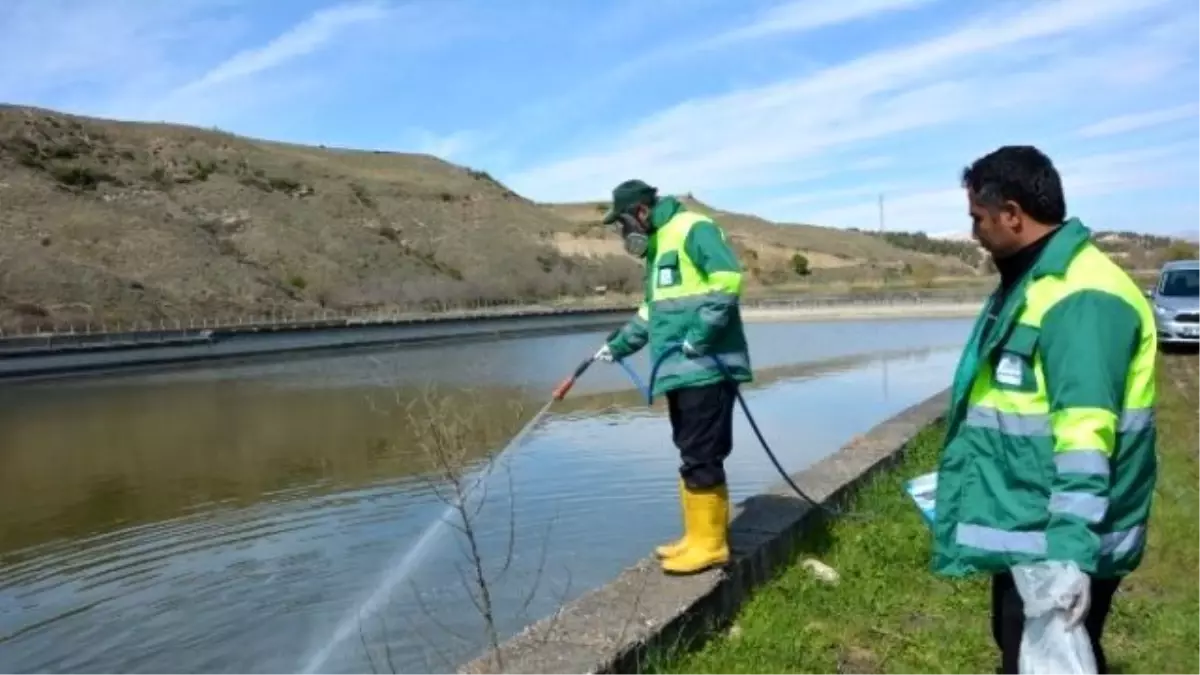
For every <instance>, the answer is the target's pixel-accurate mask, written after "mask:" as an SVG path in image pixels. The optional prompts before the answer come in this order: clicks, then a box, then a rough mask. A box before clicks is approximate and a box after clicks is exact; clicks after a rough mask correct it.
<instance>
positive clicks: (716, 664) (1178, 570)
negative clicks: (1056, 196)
mask: <svg viewBox="0 0 1200 675" xmlns="http://www.w3.org/2000/svg"><path fill="white" fill-rule="evenodd" d="M1159 383H1160V384H1159V397H1160V399H1159V413H1158V414H1159V417H1158V420H1159V433H1160V436H1159V456H1160V458H1161V463H1160V465H1159V478H1158V489H1157V492H1156V498H1155V504H1154V512H1153V515H1152V519H1153V520H1152V525H1151V534H1150V543H1149V548H1148V551H1147V555H1146V558H1145V560H1144V561H1143V563H1142V566H1141V567H1140V568H1139V569H1138V570H1137V571H1136V572H1135V573H1134V574H1132V575H1131V576H1130V577H1129V578H1128V579H1126V581H1125V582H1124V583H1123V584H1122V587H1121V590H1120V592H1119V593H1118V596H1117V599H1116V601H1115V604H1114V609H1113V613H1112V614H1111V615H1110V618H1109V623H1108V626H1107V628H1106V632H1105V638H1104V640H1105V650H1106V653H1107V654H1108V658H1109V661H1110V662H1111V667H1112V668H1113V670H1114V672H1139V673H1163V672H1167V673H1180V672H1182V673H1188V672H1191V673H1195V672H1198V671H1200V659H1198V656H1197V655H1198V653H1200V629H1198V624H1197V622H1198V618H1200V602H1198V600H1197V598H1198V593H1200V589H1198V583H1197V569H1198V566H1200V561H1198V557H1200V556H1198V550H1200V541H1198V536H1197V532H1198V529H1197V526H1198V523H1200V518H1198V514H1197V511H1198V502H1197V500H1198V494H1197V481H1198V480H1200V477H1198V474H1197V440H1196V439H1197V358H1196V356H1195V355H1167V356H1164V357H1163V359H1162V362H1161V366H1160V370H1159ZM941 432H942V429H941V428H931V429H928V430H926V431H924V432H922V433H921V435H920V436H919V437H918V438H917V439H916V441H915V442H914V443H913V445H912V448H911V450H910V452H909V453H908V455H907V456H906V458H905V459H904V460H903V461H902V463H901V464H899V465H898V467H897V468H896V470H894V471H889V472H886V473H883V474H880V475H879V476H878V477H876V478H875V479H874V480H872V481H871V482H870V483H869V484H868V485H867V486H865V487H864V488H863V490H862V491H860V492H859V494H858V496H857V498H856V500H855V503H854V504H853V506H852V508H853V509H854V510H856V511H859V512H863V513H869V514H871V516H872V517H871V518H869V519H863V520H851V519H843V520H840V521H836V522H832V523H821V522H818V523H816V524H815V525H814V526H813V527H811V528H810V530H809V532H808V534H807V535H806V536H805V538H804V540H803V542H802V543H801V546H800V553H799V554H798V555H799V559H803V558H807V557H815V558H817V559H819V560H821V561H823V562H825V563H826V564H828V565H830V566H832V567H833V568H834V569H836V570H837V571H838V573H839V574H840V575H841V579H840V581H839V583H838V584H836V585H826V584H824V583H822V582H820V581H817V580H816V579H815V578H814V577H813V576H812V575H811V574H810V573H809V572H808V571H806V570H805V569H804V568H802V567H800V566H798V565H797V566H793V567H790V568H789V569H787V570H785V571H784V572H782V573H781V575H780V576H779V577H778V578H777V579H775V580H774V581H773V582H772V583H770V584H768V585H767V586H765V587H763V588H762V589H760V590H759V591H758V592H757V593H756V594H755V596H754V597H753V598H751V599H750V600H749V601H748V602H747V604H746V605H745V606H744V607H743V609H742V611H741V613H740V615H739V616H738V617H737V618H736V620H735V621H734V623H733V624H732V625H731V626H730V627H729V628H728V630H726V631H724V632H723V633H722V634H720V635H718V636H714V637H713V638H712V639H710V640H709V641H708V642H707V643H706V644H704V645H703V646H700V647H699V648H698V649H696V650H694V651H687V650H685V649H677V650H675V652H674V653H671V654H659V655H657V656H656V657H654V658H652V659H651V664H652V665H653V666H654V667H653V670H655V671H657V672H680V673H747V672H754V673H783V672H790V673H797V672H821V673H831V672H856V673H867V672H877V673H893V672H894V673H914V672H916V673H922V672H924V673H928V672H967V673H980V672H994V670H995V668H996V667H997V666H998V665H999V652H998V651H997V649H996V647H995V644H994V643H993V641H992V637H991V629H990V620H989V608H990V594H989V593H990V592H989V585H988V580H987V579H986V578H982V577H980V578H974V579H969V580H948V579H944V578H940V577H935V576H934V575H933V574H931V573H930V571H929V566H928V565H929V533H928V530H927V528H926V527H925V525H924V524H923V522H922V521H921V519H920V517H919V516H918V514H917V511H916V508H915V507H914V506H913V505H912V503H911V502H910V501H909V500H908V498H907V497H906V496H905V495H904V493H903V491H902V487H901V484H902V482H903V481H904V480H905V479H907V478H910V477H912V476H915V475H918V474H920V473H923V472H925V471H929V470H932V469H933V467H934V466H935V462H936V459H937V453H938V449H939V441H940V438H941Z"/></svg>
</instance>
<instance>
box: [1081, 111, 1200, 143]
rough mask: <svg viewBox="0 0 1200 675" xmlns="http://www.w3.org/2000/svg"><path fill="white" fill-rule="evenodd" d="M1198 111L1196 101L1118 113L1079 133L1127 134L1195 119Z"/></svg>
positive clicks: (1089, 135) (1094, 136)
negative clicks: (1123, 113) (1155, 108)
mask: <svg viewBox="0 0 1200 675" xmlns="http://www.w3.org/2000/svg"><path fill="white" fill-rule="evenodd" d="M1196 113H1197V105H1196V104H1195V103H1188V104H1186V105H1178V106H1173V107H1170V108H1160V109H1158V110H1147V111H1142V112H1135V113H1129V114H1126V115H1117V116H1116V117H1110V118H1108V119H1105V120H1101V121H1099V122H1096V123H1095V124H1089V125H1087V126H1086V127H1083V128H1082V129H1080V130H1079V131H1078V134H1079V135H1080V136H1083V137H1084V138H1096V137H1100V136H1114V135H1116V134H1127V133H1129V132H1131V131H1141V130H1142V129H1149V128H1151V127H1157V126H1161V125H1164V124H1170V123H1171V122H1181V121H1183V120H1186V119H1193V118H1195V117H1196Z"/></svg>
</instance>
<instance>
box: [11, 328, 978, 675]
mask: <svg viewBox="0 0 1200 675" xmlns="http://www.w3.org/2000/svg"><path fill="white" fill-rule="evenodd" d="M880 323H881V322H873V324H872V330H876V331H878V330H880V329H881V328H883V329H886V328H887V327H886V326H881V325H880ZM785 328H786V326H785V327H780V326H771V327H769V329H768V330H766V331H765V332H760V333H758V334H757V336H756V335H755V334H754V333H753V328H752V340H755V339H757V340H758V342H757V343H755V344H754V347H755V350H756V352H755V354H756V359H757V360H758V362H759V363H757V364H756V365H758V366H759V372H758V375H759V378H758V382H756V383H755V385H754V386H753V387H751V388H749V389H748V390H747V391H746V397H747V400H748V402H749V403H750V405H751V406H752V408H753V410H754V413H755V416H756V418H757V419H758V420H759V423H760V426H761V427H762V428H763V431H764V433H765V434H766V435H767V436H768V439H769V440H770V441H771V442H772V444H773V445H774V446H775V448H776V452H777V453H778V454H779V456H780V460H781V461H783V462H784V463H785V465H787V466H789V467H791V468H800V467H802V466H803V465H805V464H807V463H809V462H811V461H814V460H815V459H818V458H819V457H821V456H823V455H824V453H827V452H829V451H831V450H833V449H834V448H836V447H837V446H838V445H840V444H841V443H842V442H844V441H845V440H847V439H848V438H849V437H851V436H853V435H854V434H855V433H859V432H861V431H863V430H865V429H866V428H867V427H869V426H870V425H871V424H873V423H875V422H877V421H879V420H881V419H883V418H884V417H886V416H887V415H889V414H892V413H894V412H896V411H898V410H899V409H901V408H903V407H906V406H907V405H909V404H911V403H913V402H915V401H916V400H918V399H920V398H923V397H924V396H927V395H930V394H932V393H934V392H936V391H937V390H939V389H941V388H942V387H943V386H945V383H946V382H948V379H949V370H950V368H951V367H952V365H953V357H954V356H955V354H954V351H953V348H954V347H956V343H961V340H962V337H963V336H964V335H965V331H966V328H967V326H966V325H965V324H962V322H960V323H959V324H953V323H951V324H946V323H944V322H938V323H936V324H935V323H933V322H930V323H929V324H926V325H923V326H922V325H919V324H918V325H917V326H916V327H913V326H912V325H911V324H903V323H896V324H895V325H894V326H892V327H891V331H892V332H891V335H892V337H893V339H889V343H890V344H892V345H894V347H895V349H894V350H890V351H888V352H886V353H883V354H880V353H873V352H872V351H870V350H869V349H868V348H867V347H868V346H869V345H870V343H871V342H872V341H873V340H871V336H870V335H865V336H864V335H858V334H854V333H840V332H838V331H833V332H829V331H827V329H824V328H822V327H821V326H820V325H807V326H803V327H792V328H791V329H790V330H792V331H793V332H792V333H788V331H787V330H785ZM838 330H841V329H838ZM822 331H826V332H822ZM789 335H790V336H792V344H794V343H795V342H796V341H797V340H799V341H802V342H803V343H804V344H807V345H810V348H808V350H807V351H805V352H802V353H801V354H799V356H800V357H801V358H799V359H797V358H796V357H797V356H798V354H797V353H796V350H795V349H794V348H792V347H791V346H790V345H789V344H788V336H789ZM853 335H858V337H857V340H858V341H857V343H855V342H852V341H851V336H853ZM834 337H838V338H839V339H840V340H841V341H840V342H838V341H830V340H832V339H833V338H834ZM768 338H769V341H764V340H767V339H768ZM818 338H819V339H818ZM539 339H548V338H539ZM561 339H562V340H563V342H562V343H551V344H547V343H542V344H540V345H534V347H535V349H534V350H533V351H534V352H535V353H534V354H533V355H532V356H530V355H529V354H528V353H527V352H522V353H524V354H525V356H518V355H517V354H516V352H513V353H508V354H507V358H504V357H502V355H504V354H506V353H507V352H506V351H505V350H513V349H515V348H514V347H513V346H512V345H507V346H496V345H491V344H483V345H479V346H477V347H473V348H472V349H471V350H464V349H462V348H460V349H458V350H453V352H454V353H458V354H459V356H458V357H457V359H449V357H447V356H446V353H448V352H451V351H452V350H441V351H439V350H423V351H422V350H418V351H416V352H413V351H409V352H403V353H401V352H397V353H384V354H380V355H375V356H361V355H360V356H356V357H353V358H351V357H331V358H326V359H318V360H313V361H305V362H300V363H297V364H295V365H294V369H293V370H289V369H288V368H286V367H284V366H282V365H279V364H273V365H270V366H239V367H237V368H235V369H233V371H234V372H235V373H236V376H231V375H229V373H228V372H226V371H222V370H216V371H192V372H186V373H170V374H162V375H155V376H149V377H147V376H140V377H136V378H122V379H113V380H104V381H96V382H90V383H81V384H78V385H70V386H61V385H60V386H54V387H50V386H39V387H28V388H20V389H17V388H14V389H12V390H8V391H6V392H4V393H3V394H0V398H3V400H0V448H3V452H2V453H0V469H2V470H0V522H2V523H3V527H0V670H4V671H46V670H52V671H126V672H138V671H163V670H167V671H179V670H185V671H193V672H197V671H200V672H203V671H222V672H223V671H253V672H262V671H293V670H295V669H296V668H299V667H301V665H300V664H301V662H302V661H303V659H304V658H305V656H307V654H308V653H310V652H311V651H312V650H314V649H317V648H318V647H319V645H320V643H321V642H322V640H325V639H327V637H328V635H329V633H330V632H331V631H332V630H333V627H334V626H335V625H336V624H337V623H338V622H339V621H340V620H341V619H342V618H343V617H344V616H345V615H346V613H347V612H348V611H351V610H352V609H353V608H354V606H355V605H356V603H358V602H360V601H361V600H362V599H363V597H365V595H366V594H368V593H369V592H370V590H371V588H372V587H373V586H374V585H375V584H376V582H377V580H378V579H379V578H380V575H381V574H382V573H383V571H384V570H386V568H387V567H388V565H389V564H390V563H391V562H392V561H394V560H395V559H396V557H397V556H399V555H403V553H404V552H405V550H406V542H409V543H410V542H412V541H413V540H414V539H415V538H416V537H417V536H419V534H420V533H421V532H423V531H424V530H425V529H426V528H427V527H428V524H429V522H430V521H431V519H432V518H433V517H434V516H435V515H436V514H438V513H440V512H441V511H442V510H443V509H444V504H443V503H442V502H441V501H439V500H438V498H437V496H436V495H435V494H434V493H433V492H432V490H431V483H430V469H431V465H430V462H429V461H428V459H429V458H428V452H427V449H428V447H429V433H430V429H429V428H428V427H425V428H422V427H421V425H419V424H414V422H413V419H414V416H415V417H416V418H423V419H432V418H435V417H436V418H437V419H448V418H449V417H451V416H455V415H456V416H457V419H458V422H457V423H456V424H457V426H456V427H455V428H456V429H457V431H456V432H455V433H457V434H458V436H457V437H456V442H457V443H459V445H461V446H462V447H463V449H464V459H465V460H466V461H468V462H477V461H479V460H480V459H481V458H482V457H483V456H484V454H485V453H486V452H487V451H488V450H490V449H494V448H496V447H499V446H500V445H502V444H503V442H504V441H505V440H507V439H508V438H509V437H510V436H511V434H512V433H513V432H515V431H516V429H517V428H518V427H519V426H520V425H521V424H522V423H523V422H524V420H525V419H527V418H528V416H529V415H530V414H531V413H532V412H533V410H534V409H536V408H537V407H539V406H540V404H541V403H542V401H543V400H544V397H545V392H546V390H547V389H548V388H549V385H551V384H553V381H554V380H555V379H557V375H558V374H559V373H561V372H563V371H564V370H565V369H566V368H567V367H569V365H572V364H573V363H574V362H575V361H576V360H577V358H578V353H579V351H581V350H582V348H583V347H585V346H587V345H590V344H592V343H594V341H595V336H583V337H580V336H564V337H562V338H561ZM781 342H783V343H784V344H783V346H780V343H781ZM922 343H924V344H922ZM914 344H915V345H917V346H918V347H919V348H918V349H915V350H914V349H911V348H909V347H910V346H911V345H914ZM552 345H556V346H554V348H550V347H551V346H552ZM528 347H529V345H526V348H527V349H528ZM945 347H950V349H945ZM538 349H540V350H541V351H540V352H539V351H538ZM473 350H474V351H473ZM583 351H585V353H586V350H583ZM480 353H482V354H483V356H480ZM788 354H791V356H792V359H791V360H789V359H787V358H785V357H786V356H787V355H788ZM809 354H815V355H816V356H813V357H809V356H808V355H809ZM760 355H761V356H760ZM560 361H561V362H562V363H564V364H567V366H566V367H560V365H562V364H560V363H559V362H560ZM450 363H457V364H459V366H460V367H459V368H457V369H455V368H451V367H450V366H449V365H448V364H450ZM488 363H491V364H499V365H497V366H496V368H494V369H493V370H482V371H477V372H473V373H470V374H469V375H470V376H469V377H466V376H463V374H462V370H468V369H473V368H474V367H475V366H479V365H480V364H483V365H486V364H488ZM430 364H436V367H437V368H440V369H445V370H447V371H448V372H446V373H445V377H444V378H443V382H441V383H440V384H439V385H438V387H436V388H434V389H432V390H431V389H430V388H429V387H428V386H425V385H417V384H414V382H416V381H418V380H419V379H420V377H418V375H414V373H418V374H419V373H422V372H427V369H428V368H429V367H431V366H430ZM517 364H519V365H520V368H521V369H523V370H522V371H521V372H523V373H524V376H523V378H517V377H516V376H515V375H514V374H513V373H514V372H516V369H517ZM885 366H886V369H887V370H886V384H885V380H884V378H885V372H884V367H885ZM496 369H499V371H500V372H501V373H502V375H503V376H497V375H496V372H497V370H496ZM643 371H644V366H643ZM505 377H508V378H509V381H508V383H505V382H504V378H505ZM455 383H469V384H470V385H471V388H470V390H464V389H461V388H457V387H455V386H454V384H455ZM305 385H307V386H305ZM431 406H432V407H433V408H434V409H431ZM666 424H667V423H666V420H665V419H664V418H663V415H662V406H661V403H656V405H655V406H654V408H647V407H645V405H644V402H643V401H641V400H640V399H639V397H638V396H637V394H636V392H633V391H632V390H631V389H630V388H629V384H628V383H627V381H626V380H625V379H624V375H623V374H621V373H620V371H619V369H617V368H611V367H610V368H597V369H593V372H591V373H589V375H588V379H587V380H586V381H585V382H584V383H582V384H581V386H580V388H579V390H578V391H577V392H576V393H575V394H574V395H573V397H572V398H570V399H568V400H567V401H565V402H563V405H562V406H561V407H560V408H557V409H556V412H555V414H554V415H553V416H552V417H551V418H550V419H549V420H548V421H547V423H546V424H545V425H544V426H543V427H542V428H541V429H539V431H538V433H536V434H535V435H534V436H532V437H530V438H529V440H528V442H527V443H526V444H524V445H523V446H522V447H521V448H520V449H519V451H517V452H514V453H511V454H510V455H507V456H506V457H505V458H504V459H503V461H502V462H501V463H500V465H499V467H498V469H497V471H496V473H494V474H493V476H492V478H491V479H490V480H489V481H488V483H487V488H488V491H487V499H486V501H485V502H484V505H483V508H482V511H481V512H480V513H479V515H478V521H477V524H478V527H479V530H478V531H479V532H480V539H479V543H480V546H481V550H483V551H484V557H485V558H486V560H487V565H488V572H489V576H490V577H493V578H492V586H493V588H492V591H493V594H494V599H495V602H496V604H497V607H498V608H499V609H498V612H497V616H498V619H499V627H500V629H501V632H502V633H504V634H509V633H511V632H513V631H516V630H519V629H520V628H521V627H522V626H523V625H524V624H525V623H526V622H527V621H529V620H531V619H533V618H536V617H538V616H542V615H545V614H546V613H547V612H550V611H552V610H553V609H554V607H556V606H557V605H558V604H559V603H561V602H563V601H564V600H567V599H569V598H572V597H575V596H576V595H578V594H579V593H582V592H583V591H585V590H587V589H588V588H591V587H594V586H595V585H597V584H599V583H603V582H604V581H605V580H606V579H608V578H611V577H612V576H613V575H614V574H616V573H617V571H619V570H620V569H621V568H622V567H623V566H625V565H627V564H630V563H631V562H632V561H634V560H636V559H637V558H638V557H640V556H642V555H644V554H645V553H646V551H648V550H649V548H650V547H651V546H652V545H653V544H654V543H656V542H657V541H658V540H660V539H661V538H663V537H665V536H669V535H670V534H672V533H673V532H674V530H675V528H676V526H677V523H676V521H677V518H678V515H677V512H676V507H675V495H674V481H675V473H674V471H675V465H676V463H677V456H676V452H675V450H674V448H673V447H671V445H670V433H669V429H668V428H667V426H666ZM737 425H738V426H737V427H736V429H735V434H736V443H737V447H736V449H735V451H734V456H733V457H732V458H731V461H730V467H729V471H730V476H731V481H732V489H733V493H734V498H735V499H740V498H743V497H745V496H747V495H749V494H751V493H753V492H756V491H758V490H760V489H761V488H762V487H763V486H764V485H766V484H768V483H770V482H773V481H774V480H775V479H776V477H775V475H774V474H773V469H772V467H771V466H770V464H769V462H767V461H766V459H765V458H764V457H763V455H762V453H761V451H759V450H758V449H757V448H756V447H755V445H754V438H753V436H752V434H751V432H750V431H749V428H748V427H747V426H746V424H745V421H744V419H742V418H741V416H740V415H739V416H738V422H737ZM510 484H511V485H510ZM461 543H462V542H461V538H456V537H453V536H451V537H446V538H445V539H444V540H443V541H439V542H437V545H436V546H434V547H433V548H432V550H431V551H430V555H429V558H428V559H427V560H426V562H425V564H424V565H422V566H421V567H420V568H419V569H418V571H417V573H415V574H414V575H413V576H412V577H411V578H410V579H407V580H406V583H405V584H403V587H402V588H401V589H400V590H399V592H398V593H396V595H395V597H393V598H392V599H391V602H390V604H389V605H388V608H387V611H385V612H383V613H382V614H381V615H380V616H378V617H375V618H374V619H372V620H371V621H370V622H368V623H367V624H366V625H364V629H363V633H362V635H361V636H356V637H355V639H352V640H350V641H348V642H347V644H345V645H342V646H341V648H340V649H339V650H338V651H337V652H336V654H335V657H334V658H333V659H332V660H331V661H330V662H329V663H328V664H327V665H326V667H327V668H329V669H332V670H343V671H364V670H370V669H371V664H370V662H369V661H368V659H367V654H368V653H370V654H372V656H373V658H374V660H375V665H376V666H377V667H380V666H381V665H382V662H383V661H384V660H385V659H386V655H387V653H388V652H390V653H391V655H392V661H393V664H394V665H395V667H396V668H397V669H399V670H401V671H420V672H424V671H427V670H450V669H452V667H453V664H454V663H456V662H457V661H458V660H460V659H462V658H465V657H469V656H471V655H473V654H475V653H476V652H477V651H478V649H479V648H481V647H482V645H483V643H484V638H483V631H482V626H481V623H480V620H479V615H478V612H477V611H476V610H475V609H474V608H473V605H472V603H471V600H470V598H469V597H468V595H467V593H466V590H465V589H464V586H463V581H462V574H463V573H464V572H463V570H462V566H463V564H464V562H465V559H464V557H463V555H462V550H461V548H460V544H461ZM510 550H511V551H512V556H511V560H509V563H510V564H508V565H507V566H506V565H504V564H503V563H504V562H505V561H506V560H508V558H509V556H508V553H507V552H508V551H510ZM502 572H503V573H502ZM456 636H458V637H456ZM364 644H365V645H366V646H368V647H370V648H371V649H370V651H369V652H368V650H367V649H365V648H364ZM67 645H69V648H68V647H67ZM385 646H386V649H385Z"/></svg>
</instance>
